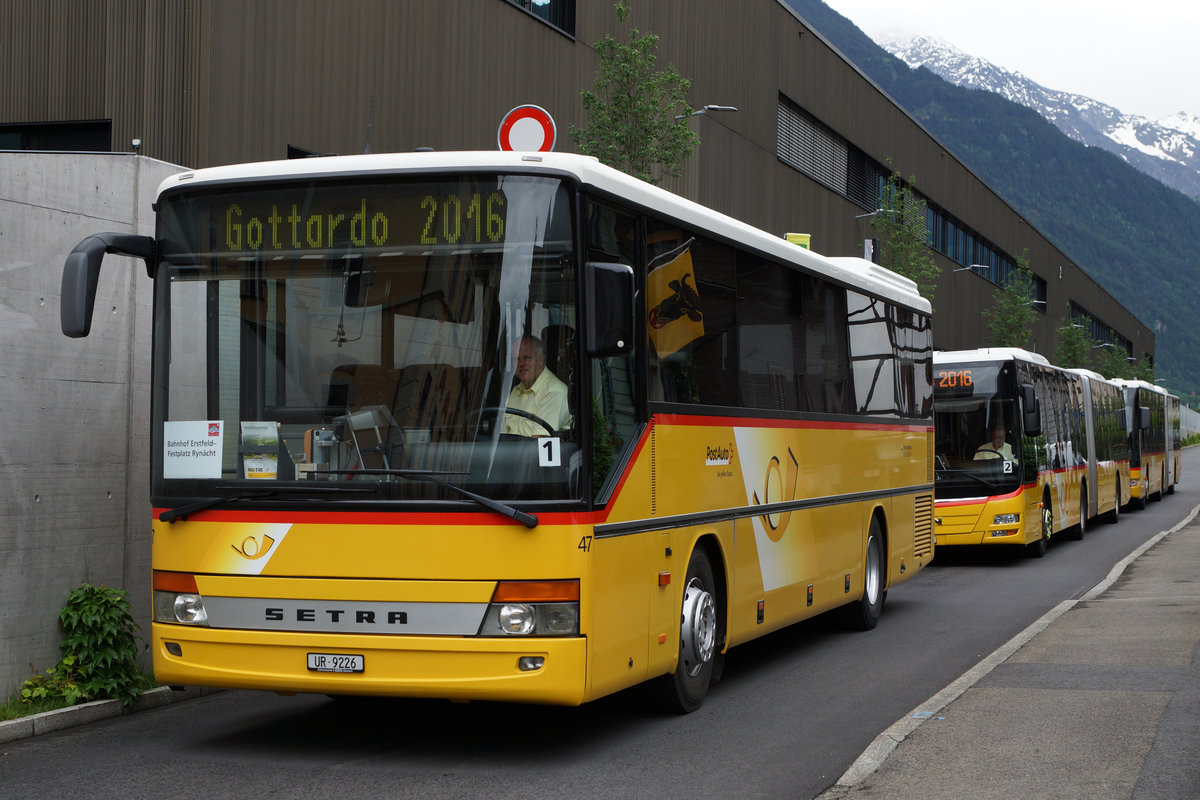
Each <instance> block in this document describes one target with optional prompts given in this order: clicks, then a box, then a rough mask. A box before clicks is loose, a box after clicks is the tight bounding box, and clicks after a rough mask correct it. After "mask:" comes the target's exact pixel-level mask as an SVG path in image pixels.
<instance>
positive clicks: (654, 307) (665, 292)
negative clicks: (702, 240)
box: [646, 239, 704, 358]
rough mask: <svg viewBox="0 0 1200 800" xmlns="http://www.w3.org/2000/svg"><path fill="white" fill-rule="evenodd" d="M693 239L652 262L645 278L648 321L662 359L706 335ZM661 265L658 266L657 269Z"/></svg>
mask: <svg viewBox="0 0 1200 800" xmlns="http://www.w3.org/2000/svg"><path fill="white" fill-rule="evenodd" d="M691 244H692V240H690V239H689V240H688V241H686V242H684V243H683V244H682V245H680V246H679V247H677V248H675V249H674V250H672V251H670V252H668V253H664V254H662V255H661V256H659V257H658V258H656V259H654V261H652V262H651V269H650V273H649V274H648V275H647V276H646V295H647V297H646V299H647V305H648V306H649V309H650V310H649V312H648V313H647V317H648V319H647V320H646V322H647V325H648V329H649V331H650V341H651V342H653V343H654V349H655V350H656V351H658V356H659V358H666V357H667V356H669V355H671V354H672V353H675V352H678V351H679V350H680V349H682V348H683V347H684V345H686V344H687V343H688V342H692V341H695V340H696V339H699V338H700V337H701V336H703V335H704V314H703V313H702V312H701V311H700V294H699V292H697V291H696V276H695V272H694V270H693V269H692V253H691V250H690V249H689V248H690V247H691ZM655 262H659V265H658V266H654V264H655Z"/></svg>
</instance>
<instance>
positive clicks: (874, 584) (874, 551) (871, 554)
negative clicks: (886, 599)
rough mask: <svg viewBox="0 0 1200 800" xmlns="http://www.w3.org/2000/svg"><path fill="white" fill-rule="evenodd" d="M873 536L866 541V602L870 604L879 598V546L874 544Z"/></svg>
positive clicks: (873, 603)
mask: <svg viewBox="0 0 1200 800" xmlns="http://www.w3.org/2000/svg"><path fill="white" fill-rule="evenodd" d="M874 544H875V537H874V536H872V537H871V538H870V539H869V540H868V541H867V586H866V592H867V602H868V603H870V604H871V605H875V603H876V602H877V601H878V600H879V584H880V583H881V581H880V572H881V570H880V568H879V548H878V547H875V546H874Z"/></svg>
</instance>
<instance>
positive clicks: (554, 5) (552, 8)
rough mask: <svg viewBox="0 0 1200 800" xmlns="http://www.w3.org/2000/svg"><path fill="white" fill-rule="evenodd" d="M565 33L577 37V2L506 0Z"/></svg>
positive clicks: (563, 0) (567, 0)
mask: <svg viewBox="0 0 1200 800" xmlns="http://www.w3.org/2000/svg"><path fill="white" fill-rule="evenodd" d="M504 2H506V3H508V4H509V5H513V6H516V7H517V8H523V9H524V10H525V11H528V12H529V13H530V14H532V15H533V16H535V17H537V18H538V19H540V20H542V21H543V22H546V23H547V24H549V25H553V26H554V27H556V28H558V29H559V30H560V31H562V32H563V33H566V34H569V35H571V36H574V35H575V0H504Z"/></svg>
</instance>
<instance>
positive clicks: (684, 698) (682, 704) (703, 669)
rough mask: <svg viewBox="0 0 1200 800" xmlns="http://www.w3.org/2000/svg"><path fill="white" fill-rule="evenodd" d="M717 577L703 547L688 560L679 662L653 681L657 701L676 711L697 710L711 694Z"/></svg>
mask: <svg viewBox="0 0 1200 800" xmlns="http://www.w3.org/2000/svg"><path fill="white" fill-rule="evenodd" d="M715 592H716V581H715V580H714V579H713V571H712V565H711V564H710V563H709V561H708V555H707V554H706V553H705V552H704V550H703V548H699V547H698V548H696V550H694V551H693V552H692V557H691V559H689V560H688V570H687V579H686V580H685V581H684V584H683V600H682V603H681V607H680V610H679V662H678V663H677V664H676V665H675V671H674V672H672V673H670V674H669V675H660V676H659V677H657V678H655V679H654V682H653V684H652V685H651V688H652V691H653V696H654V699H655V700H656V702H657V704H658V705H659V706H660V707H661V708H663V709H665V710H667V711H674V712H676V713H681V714H687V713H690V712H692V711H695V710H696V709H697V708H699V707H700V704H701V703H702V702H704V697H705V695H707V694H708V685H709V683H710V682H711V681H712V677H713V664H714V662H715V661H716V655H717V603H716V598H715V596H714V595H715Z"/></svg>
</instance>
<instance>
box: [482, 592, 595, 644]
mask: <svg viewBox="0 0 1200 800" xmlns="http://www.w3.org/2000/svg"><path fill="white" fill-rule="evenodd" d="M479 635H480V636H578V635H579V581H501V582H500V583H499V584H497V586H496V591H495V592H494V593H493V595H492V602H491V604H490V605H489V606H488V610H487V614H486V615H485V616H484V620H483V626H482V627H481V628H480V630H479Z"/></svg>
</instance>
